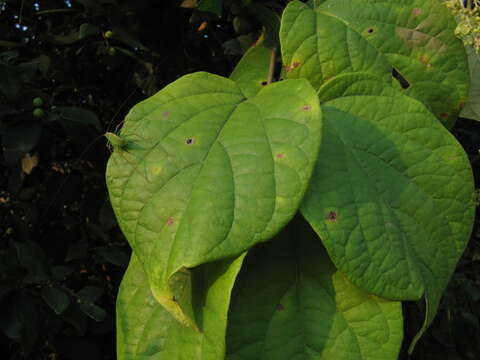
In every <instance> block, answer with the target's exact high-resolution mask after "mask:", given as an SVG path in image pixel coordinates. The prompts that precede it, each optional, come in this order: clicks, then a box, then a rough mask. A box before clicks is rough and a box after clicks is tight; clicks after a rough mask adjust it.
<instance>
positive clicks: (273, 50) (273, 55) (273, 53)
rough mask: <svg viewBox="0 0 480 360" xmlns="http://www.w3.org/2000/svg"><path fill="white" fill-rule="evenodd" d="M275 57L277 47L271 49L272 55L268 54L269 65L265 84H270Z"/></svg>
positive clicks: (273, 71)
mask: <svg viewBox="0 0 480 360" xmlns="http://www.w3.org/2000/svg"><path fill="white" fill-rule="evenodd" d="M276 58H277V49H275V48H273V49H272V55H271V56H270V67H269V68H268V78H267V84H271V83H272V81H273V74H274V73H275V59H276Z"/></svg>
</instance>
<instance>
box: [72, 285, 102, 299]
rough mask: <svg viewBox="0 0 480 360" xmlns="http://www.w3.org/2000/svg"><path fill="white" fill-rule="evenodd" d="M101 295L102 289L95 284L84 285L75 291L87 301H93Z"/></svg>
mask: <svg viewBox="0 0 480 360" xmlns="http://www.w3.org/2000/svg"><path fill="white" fill-rule="evenodd" d="M102 295H103V289H102V288H99V287H96V286H85V287H84V288H83V289H82V290H80V291H79V292H78V293H77V296H78V297H79V298H80V299H83V300H87V301H89V302H95V301H97V300H98V299H100V297H101V296H102Z"/></svg>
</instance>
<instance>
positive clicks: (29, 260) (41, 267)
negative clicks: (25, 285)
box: [14, 241, 50, 283]
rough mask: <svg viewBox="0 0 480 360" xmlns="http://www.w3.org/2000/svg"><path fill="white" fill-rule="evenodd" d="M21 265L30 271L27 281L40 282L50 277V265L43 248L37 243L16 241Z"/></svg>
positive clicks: (15, 244)
mask: <svg viewBox="0 0 480 360" xmlns="http://www.w3.org/2000/svg"><path fill="white" fill-rule="evenodd" d="M14 246H15V248H16V250H17V256H18V261H19V262H20V265H21V266H22V267H24V268H25V269H26V270H27V271H28V276H27V279H25V281H28V282H33V283H40V282H45V281H47V280H49V279H50V265H49V263H48V260H47V257H46V256H45V253H44V252H43V250H42V248H41V247H39V246H38V245H37V244H36V243H34V242H32V241H29V242H25V243H21V242H14Z"/></svg>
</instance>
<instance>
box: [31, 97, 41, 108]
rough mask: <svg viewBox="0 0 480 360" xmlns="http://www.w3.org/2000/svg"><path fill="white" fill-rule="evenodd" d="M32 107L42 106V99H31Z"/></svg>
mask: <svg viewBox="0 0 480 360" xmlns="http://www.w3.org/2000/svg"><path fill="white" fill-rule="evenodd" d="M33 106H35V107H41V106H43V99H42V98H41V97H36V98H35V99H33Z"/></svg>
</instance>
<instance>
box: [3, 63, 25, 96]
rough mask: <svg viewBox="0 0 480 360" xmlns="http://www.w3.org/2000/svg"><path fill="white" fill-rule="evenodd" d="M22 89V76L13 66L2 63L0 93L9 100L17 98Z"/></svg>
mask: <svg viewBox="0 0 480 360" xmlns="http://www.w3.org/2000/svg"><path fill="white" fill-rule="evenodd" d="M21 88H22V80H21V77H20V74H19V73H18V72H17V70H16V69H15V68H14V67H12V66H7V65H4V64H1V63H0V93H2V94H3V95H5V96H6V97H7V98H9V99H13V98H15V97H16V96H17V95H18V93H19V92H20V89H21Z"/></svg>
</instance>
